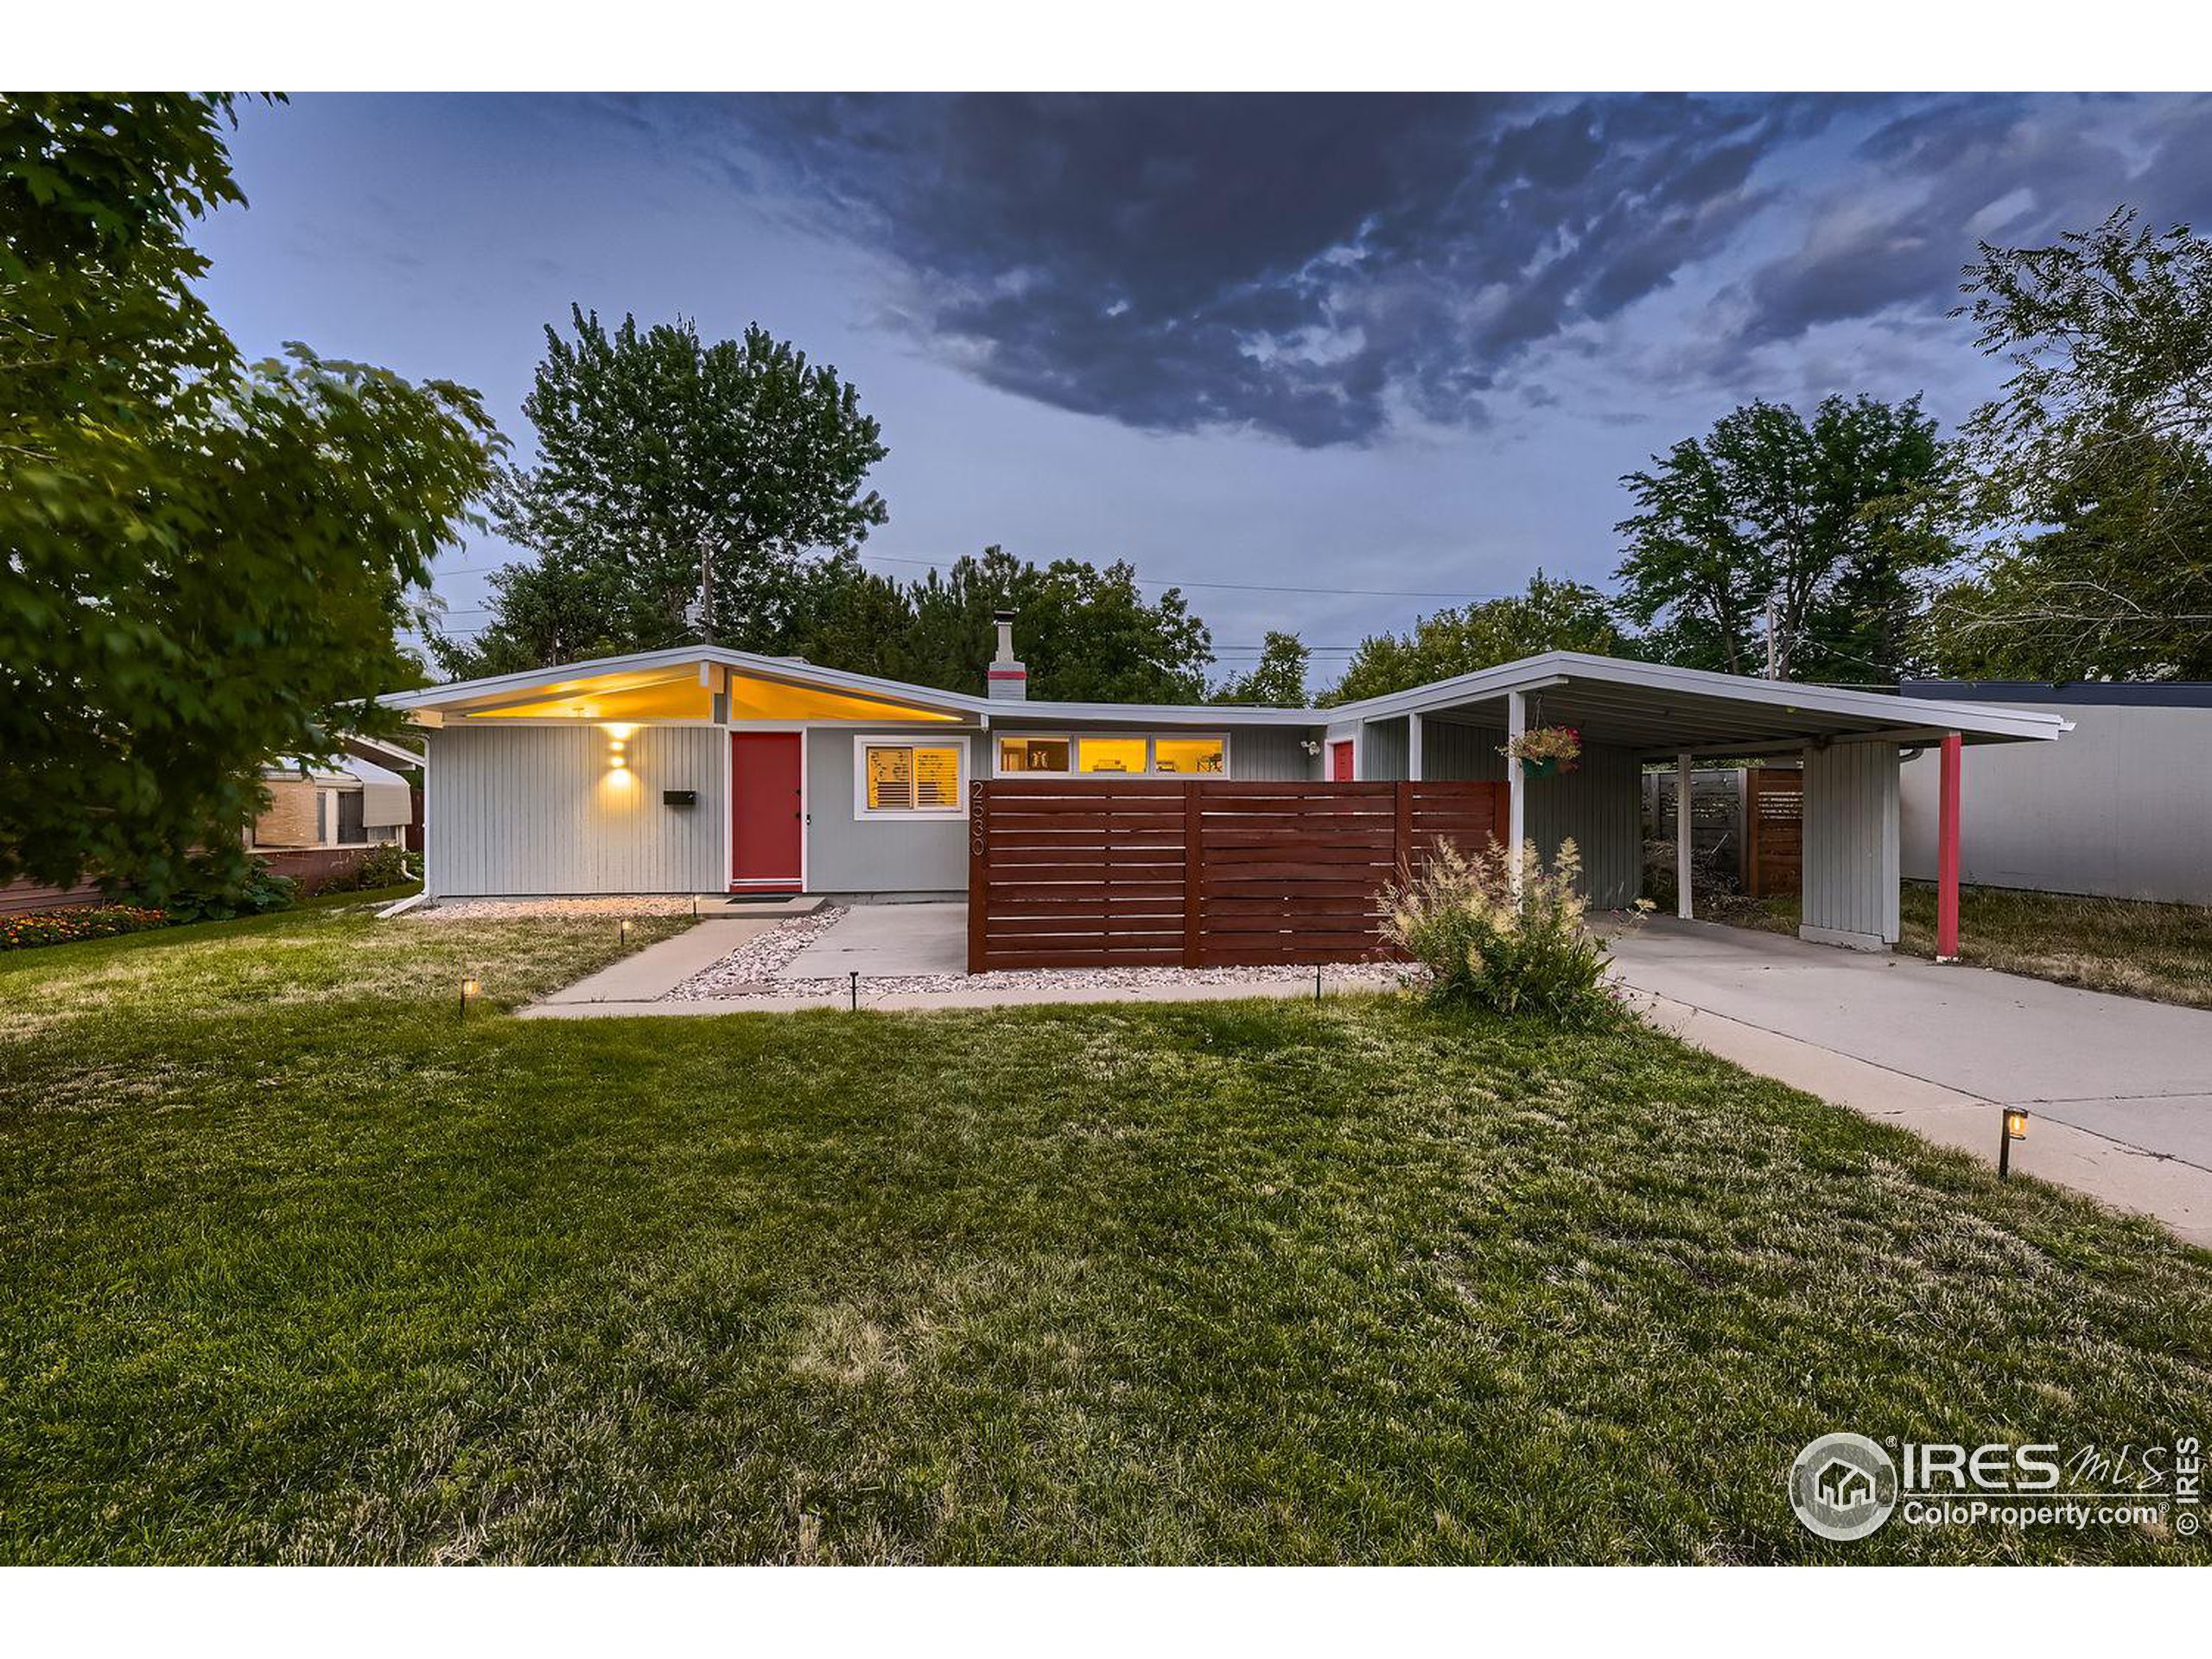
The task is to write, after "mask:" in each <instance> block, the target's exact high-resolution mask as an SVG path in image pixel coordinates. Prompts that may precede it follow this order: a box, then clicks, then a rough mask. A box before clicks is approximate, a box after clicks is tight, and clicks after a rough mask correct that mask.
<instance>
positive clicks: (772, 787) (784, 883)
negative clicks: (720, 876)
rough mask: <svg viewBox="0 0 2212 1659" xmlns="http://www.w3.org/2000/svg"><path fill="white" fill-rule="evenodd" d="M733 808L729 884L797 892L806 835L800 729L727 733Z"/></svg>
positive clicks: (751, 890)
mask: <svg viewBox="0 0 2212 1659" xmlns="http://www.w3.org/2000/svg"><path fill="white" fill-rule="evenodd" d="M729 811H730V830H729V884H730V886H731V887H742V888H744V889H745V890H746V891H747V892H748V893H762V892H788V893H797V892H798V890H799V888H800V887H801V886H802V885H804V883H803V880H802V876H801V871H802V870H803V869H804V864H803V862H802V860H803V858H804V847H805V839H806V808H805V804H804V798H803V797H802V795H801V793H800V784H799V734H798V733H797V732H732V733H731V734H729Z"/></svg>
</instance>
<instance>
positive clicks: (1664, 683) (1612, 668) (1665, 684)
mask: <svg viewBox="0 0 2212 1659" xmlns="http://www.w3.org/2000/svg"><path fill="white" fill-rule="evenodd" d="M1573 683H1598V684H1603V685H1615V686H1621V687H1624V688H1627V689H1629V690H1649V691H1657V692H1662V693H1664V692H1673V693H1675V695H1677V696H1685V697H1705V698H1711V699H1717V700H1719V701H1723V702H1734V703H1738V704H1741V705H1743V706H1744V707H1745V708H1748V709H1758V708H1768V709H1786V710H1789V711H1792V712H1794V713H1795V714H1796V715H1799V716H1802V715H1826V716H1830V717H1833V718H1834V719H1837V720H1840V721H1865V722H1870V723H1871V724H1872V726H1874V727H1876V728H1881V727H1888V726H1897V727H1903V728H1914V729H1928V728H1935V729H1940V730H1942V731H1955V732H1957V733H1959V734H1961V736H1968V737H1976V738H1982V739H1987V740H1992V741H2019V740H2035V739H2049V738H2055V737H2057V736H2059V735H2060V734H2062V733H2063V732H2065V731H2066V730H2068V729H2069V722H2068V721H2065V720H2064V719H2063V717H2061V716H2059V715H2053V714H2043V713H2039V712H2037V711H2035V710H2031V709H2002V708H1995V707H1993V706H1991V705H1989V704H1986V703H1973V702H1937V701H1936V700H1935V699H1933V698H1924V697H1915V698H1913V699H1912V700H1911V702H1910V704H1909V705H1907V704H1906V703H1905V701H1904V699H1903V698H1901V697H1898V696H1895V695H1893V694H1891V693H1889V692H1878V691H1850V690H1843V689H1842V688H1840V687H1836V686H1825V685H1806V684H1802V683H1799V682H1796V681H1794V680H1756V679H1751V678H1749V677H1745V676H1744V675H1740V674H1715V673H1713V672H1711V671H1707V670H1706V669H1700V668H1676V667H1675V666H1673V665H1672V664H1666V663H1639V662H1631V661H1629V660H1627V659H1626V658H1618V657H1593V656H1589V655H1586V654H1585V653H1583V652H1574V651H1553V652H1544V653H1543V654H1542V655H1541V656H1538V657H1524V658H1521V659H1520V660H1519V661H1517V662H1511V663H1501V664H1498V665H1497V667H1496V668H1486V669H1483V670H1481V671H1478V672H1476V673H1473V674H1462V675H1459V676H1458V677H1455V678H1452V679H1449V680H1439V681H1437V682H1435V683H1433V684H1431V685H1421V686H1415V687H1414V689H1413V690H1409V691H1394V692H1391V693H1389V694H1388V695H1387V696H1379V697H1365V698H1362V699H1361V700H1360V701H1358V702H1345V703H1339V704H1338V705H1337V706H1336V707H1335V708H1334V709H1331V710H1329V711H1328V712H1329V713H1330V715H1332V716H1335V717H1337V718H1339V719H1343V720H1348V721H1349V720H1381V719H1391V718H1395V716H1397V715H1414V714H1427V713H1429V712H1432V711H1440V710H1443V709H1452V708H1456V707H1458V706H1459V705H1461V704H1463V703H1467V702H1484V701H1488V700H1490V699H1492V698H1497V697H1503V696H1507V695H1509V694H1510V693H1513V692H1516V691H1519V692H1528V691H1538V690H1548V689H1550V688H1552V687H1554V686H1560V685H1568V684H1573ZM1837 735H1839V736H1840V735H1846V734H1845V733H1843V732H1840V731H1839V733H1838V734H1837ZM1699 747H1707V748H1709V747H1711V743H1710V742H1709V741H1701V742H1700V746H1699Z"/></svg>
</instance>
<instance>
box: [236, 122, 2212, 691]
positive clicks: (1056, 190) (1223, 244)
mask: <svg viewBox="0 0 2212 1659" xmlns="http://www.w3.org/2000/svg"><path fill="white" fill-rule="evenodd" d="M232 149H233V156H234V158H235V161H236V164H237V169H238V178H239V181H240V183H241V184H242V186H243V187H244V188H245V191H246V194H248V196H249V197H250V198H251V207H250V208H249V209H246V210H243V211H240V210H235V209H230V210H226V211H225V212H223V213H220V214H219V215H218V216H217V217H216V218H215V219H213V220H212V221H211V222H210V223H209V224H208V225H207V226H206V227H205V229H204V230H203V232H202V233H201V237H200V240H201V243H202V245H203V246H204V247H205V248H206V250H207V251H208V252H209V254H210V255H211V256H212V257H213V259H214V262H215V264H214V270H213V275H212V277H211V278H210V280H209V283H208V285H207V293H208V296H209V298H210V300H211V301H212V302H213V304H214V305H215V307H216V309H217V311H218V314H219V315H220V316H221V317H222V318H223V319H224V321H226V323H227V324H228V325H229V327H231V329H232V333H233V334H234V335H235V336H236V337H237V338H238V341H239V343H240V344H241V345H242V346H245V347H246V348H247V349H249V350H251V351H255V352H259V351H264V350H274V349H275V348H276V347H277V346H278V345H279V343H280V342H282V341H283V340H305V341H307V342H308V343H309V344H311V345H313V346H315V348H316V349H317V350H319V351H321V352H322V353H325V354H327V355H333V356H343V357H349V358H355V359H363V360H366V361H370V362H375V363H379V364H383V365H386V366H389V367H391V368H394V369H397V370H398V371H399V372H402V373H404V374H408V375H411V376H434V375H435V376H444V377H448V378H454V379H459V380H461V381H464V382H466V383H467V384H470V385H474V386H476V387H478V388H480V390H481V391H483V392H484V393H485V394H486V397H487V398H488V399H489V402H490V404H491V407H492V410H493V412H494V415H495V416H496V417H497V418H498V419H499V422H500V423H501V424H502V426H503V427H504V428H505V429H506V431H507V432H508V433H509V435H511V436H512V437H513V438H514V439H515V440H516V442H517V443H518V445H519V446H522V447H523V448H525V449H526V448H527V445H528V442H529V437H530V433H529V427H528V423H527V422H526V421H524V418H523V416H522V414H521V410H520V404H521V400H522V397H523V395H524V392H525V391H527V389H528V386H529V382H530V375H531V368H532V366H533V365H534V364H535V363H536V361H537V357H538V355H539V353H540V351H541V349H542V346H543V333H542V331H543V326H544V325H545V324H546V323H547V322H549V321H554V320H556V319H559V318H563V317H565V315H567V311H568V308H569V304H570V302H576V303H579V304H582V306H584V307H585V308H588V309H589V308H596V309H597V310H599V311H600V312H601V314H603V315H608V316H619V315H621V314H622V313H624V312H626V311H627V312H634V313H635V314H636V315H638V316H639V318H640V320H643V321H658V320H663V319H666V318H670V317H672V316H675V315H687V316H692V317H696V319H697V320H698V321H699V324H700V327H702V329H703V330H706V331H708V332H709V334H713V335H724V334H730V335H734V334H738V333H740V332H741V331H742V329H743V328H744V327H745V325H746V324H747V322H748V321H759V322H760V323H762V324H764V325H765V326H766V327H768V328H769V329H771V330H772V331H773V332H774V333H776V334H780V335H784V336H787V337H789V338H790V339H791V340H795V341H797V342H798V344H799V345H800V346H803V347H804V349H805V350H806V351H807V352H808V353H810V354H811V355H812V356H813V357H814V358H816V359H817V360H823V361H828V362H831V363H834V364H835V365H836V366H837V367H838V369H839V370H840V371H841V372H842V373H843V374H844V375H846V376H847V377H848V378H850V379H852V380H853V381H855V383H856V384H857V385H859V387H860V389H861V396H862V399H863V402H864V404H865V405H866V407H867V408H868V410H870V411H871V412H873V413H874V415H875V416H877V417H878V418H879V419H880V421H881V422H882V423H883V428H884V435H885V440H886V442H887V443H888V444H889V446H890V449H891V454H890V458H889V459H888V460H887V461H886V462H885V463H884V464H883V465H882V467H880V469H879V471H878V473H877V474H876V477H875V480H874V481H875V483H876V485H877V486H878V487H879V488H880V490H881V491H882V493H883V494H884V496H885V497H886V499H887V500H888V502H889V504H890V507H891V522H890V524H888V525H887V526H886V527H885V528H883V529H882V530H880V531H877V532H876V533H875V534H874V537H872V538H871V539H870V541H869V542H868V553H867V557H868V561H869V562H870V563H872V564H874V567H875V568H877V569H881V570H883V571H886V572H887V573H895V574H899V575H914V574H917V573H918V572H919V571H920V570H921V569H923V567H924V566H925V564H928V563H945V562H947V561H949V560H950V559H951V558H953V557H955V556H957V555H958V554H960V553H963V552H969V551H973V550H977V549H979V548H981V547H982V546H984V545H985V544H987V543H992V542H999V543H1004V544H1005V545H1006V546H1007V547H1008V548H1010V549H1012V550H1014V551H1016V552H1018V553H1020V554H1023V555H1025V556H1029V557H1032V558H1035V559H1039V560H1040V561H1041V560H1044V559H1048V558H1052V557H1056V556H1077V557H1081V558H1086V559H1091V560H1095V561H1098V562H1100V563H1103V562H1105V561H1108V560H1110V559H1114V558H1117V557H1126V558H1128V559H1130V560H1132V561H1133V562H1134V563H1135V565H1136V566H1137V569H1138V572H1139V574H1140V575H1141V576H1142V577H1144V578H1146V579H1147V580H1150V581H1153V582H1156V583H1160V584H1162V585H1164V584H1166V583H1170V582H1173V583H1179V584H1181V585H1183V586H1184V587H1185V590H1186V592H1187V593H1188V594H1189V596H1190V598H1191V600H1192V603H1193V606H1194V607H1195V608H1196V609H1197V610H1198V612H1199V613H1200V614H1202V615H1203V616H1205V618H1206V620H1208V621H1209V622H1210V623H1211V625H1212V626H1213V632H1214V638H1215V639H1216V641H1217V648H1218V650H1219V652H1220V654H1221V657H1222V658H1223V662H1224V667H1228V666H1234V665H1236V664H1238V663H1240V662H1242V661H1244V660H1248V659H1249V651H1250V648H1252V647H1254V646H1255V645H1256V644H1257V642H1258V640H1259V639H1260V638H1261V636H1262V632H1263V631H1264V630H1266V629H1268V628H1269V627H1288V628H1294V629H1296V630H1298V631H1299V632H1301V633H1302V634H1303V635H1304V636H1305V638H1306V639H1307V640H1308V641H1309V642H1310V643H1312V644H1313V645H1314V646H1315V647H1316V656H1317V664H1316V669H1317V680H1325V679H1326V678H1327V677H1330V676H1331V675H1332V672H1333V671H1335V670H1336V669H1338V668H1339V667H1341V665H1342V663H1343V660H1344V652H1345V650H1346V649H1348V648H1349V647H1350V646H1351V645H1352V644H1354V643H1356V642H1357V639H1359V638H1360V637H1361V636H1362V635H1363V633H1365V632H1371V631H1373V630H1375V629H1377V628H1381V627H1393V628H1402V627H1404V626H1408V625H1409V624H1410V623H1411V621H1412V620H1413V619H1414V617H1415V616H1416V615H1417V614H1419V613H1421V612H1423V611H1427V610H1433V609H1435V608H1437V607H1440V606H1441V605H1445V604H1449V603H1453V602H1457V601H1462V600H1465V599H1469V598H1475V597H1482V596H1487V595H1490V594H1496V593H1499V592H1502V591H1507V590H1510V589H1514V588H1518V587H1519V586H1520V585H1521V584H1522V582H1524V581H1525V580H1526V578H1527V576H1528V575H1529V572H1530V571H1531V570H1533V569H1536V568H1537V567H1539V566H1541V567H1542V568H1543V569H1546V570H1547V571H1549V572H1551V573H1552V574H1554V575H1572V576H1575V577H1578V578H1580V579H1583V580H1586V581H1589V582H1596V583H1598V584H1599V585H1601V586H1602V585H1606V584H1607V582H1608V578H1609V575H1610V572H1611V569H1612V567H1613V566H1614V564H1615V563H1617V561H1618V545H1617V542H1616V539H1615V537H1614V536H1613V533H1612V530H1611V526H1612V524H1613V523H1614V522H1615V521H1616V520H1617V519H1618V518H1621V517H1622V516H1624V511H1625V509H1624V497H1623V494H1622V492H1621V490H1620V487H1619V485H1618V477H1619V474H1621V473H1623V472H1624V471H1625V470H1627V469H1629V468H1630V467H1635V466H1638V465H1641V464H1642V463H1643V461H1644V459H1645V458H1646V456H1647V455H1648V454H1650V453H1651V452H1652V451H1654V450H1656V449H1658V448H1662V447H1664V446H1665V445H1666V444H1668V443H1669V442H1673V441H1674V440H1675V439H1677V438H1680V437H1683V436H1687V435H1690V434H1693V433H1695V432H1699V431H1701V430H1702V429H1704V428H1705V427H1706V426H1707V425H1708V424H1709V423H1711V422H1712V421H1713V419H1714V418H1715V417H1717V416H1719V415H1721V414H1723V413H1725V412H1726V410H1728V409H1729V408H1731V407H1732V406H1733V405H1734V404H1738V403H1739V402H1741V401H1744V400H1745V399H1747V398H1750V397H1770V398H1779V399H1783V400H1786V401H1789V402H1794V403H1797V404H1801V405H1803V404H1809V403H1810V402H1811V401H1812V400H1815V399H1816V398H1818V397H1821V396H1822V395H1824V394H1825V393H1827V392H1830V391H1843V392H1859V391H1866V392H1871V393H1873V394H1875V395H1877V396H1879V397H1889V398H1898V397H1907V396H1910V395H1911V394H1913V393H1915V392H1920V393H1923V394H1924V395H1925V397H1926V399H1927V404H1928V406H1929V408H1930V409H1931V410H1933V411H1934V412H1936V414H1937V415H1939V416H1942V418H1944V419H1945V420H1946V421H1947V422H1948V421H1953V420H1955V419H1957V418H1958V417H1960V416H1962V415H1963V414H1965V413H1966V412H1967V410H1969V409H1970V408H1971V407H1972V406H1973V405H1974V404H1975V403H1976V402H1977V401H1979V400H1980V398H1981V397H1985V396H1986V395H1987V393H1988V392H1989V391H1990V390H1991V389H1992V387H1993V385H1994V384H1995V379H1996V377H1997V370H1996V367H1995V366H1994V365H1992V364H1991V363H1990V362H1988V361H1987V360H1986V359H1983V358H1982V357H1981V356H1980V354H1979V353H1977V352H1976V351H1975V350H1974V344H1973V339H1972V333H1971V330H1970V328H1969V327H1967V324H1965V323H1964V322H1963V321H1958V320H1955V319H1947V318H1946V316H1945V315H1944V314H1945V312H1946V310H1947V309H1948V308H1949V307H1950V306H1951V305H1953V304H1955V302H1956V301H1957V298H1958V296H1957V291H1956V289H1957V283H1958V280H1959V278H1958V272H1959V267H1960V266H1961V264H1963V263H1964V262H1965V261H1966V260H1967V258H1968V257H1971V256H1972V254H1973V252H1974V244H1975V241H1976V239H1977V238H1986V239H1989V240H1992V241H1998V242H2016V243H2031V242H2037V241H2043V240H2047V239H2049V238H2052V237H2053V236H2054V235H2055V234H2056V232H2059V231H2060V230H2062V229H2068V228H2081V227H2087V226H2090V225H2092V224H2094V222H2095V221H2096V220H2098V219H2101V217H2102V216H2103V215H2104V214H2105V213H2108V212H2109V211H2111V210H2112V209H2113V207H2116V206H2118V205H2120V204H2121V203H2126V204H2129V205H2131V206H2134V207H2139V208H2140V209H2142V210H2143V211H2144V212H2145V213H2147V214H2148V215H2149V216H2151V217H2152V218H2153V219H2158V220H2159V221H2162V222H2163V221H2168V220H2173V219H2183V220H2188V219H2197V220H2203V219H2212V213H2208V211H2207V210H2208V207H2212V168H2206V167H2205V166H2203V164H2202V158H2203V157H2204V156H2206V155H2207V154H2212V99H2185V98H2111V97H2101V98H2086V97H2085V98H2073V97H2050V96H2034V97H2028V96H1995V95H1974V96H1969V97H1956V98H1929V97H1924V96H1915V97H1909V98H1898V99H1843V98H1835V97H1791V98H1746V97H1726V98H1697V99H1682V98H1649V99H1646V98H1628V97H1618V96H1605V97H1577V96H1529V95H1514V96H1510V97H1491V98H1480V97H1478V98H1470V99H1433V98H1263V97H1237V98H1227V99H1218V100H1213V99H1193V98H1185V97H1179V96H1146V97H1122V98H1081V99H1007V98H987V99H910V98H891V99H820V98H811V97H774V98H727V99H696V98H638V99H586V98H553V97H518V96H506V97H493V98H481V99H476V98H455V97H432V96H410V97H393V98H386V97H366V96H343V97H311V98H298V99H294V101H293V102H292V103H291V104H289V105H285V106H282V107H278V108H274V109H253V110H249V111H246V112H245V115H244V116H243V118H242V120H241V124H240V129H239V130H238V133H237V134H236V136H235V139H234V142H233V146H232ZM505 556H509V550H505V549H503V548H501V547H499V545H498V544H497V543H493V542H490V541H481V542H479V543H477V544H475V545H474V546H472V547H470V548H469V549H467V550H466V551H465V552H462V553H461V554H459V555H456V556H453V557H452V558H450V559H448V561H447V563H448V566H449V567H450V568H449V569H448V571H447V573H446V574H445V575H442V577H441V579H440V582H439V591H440V592H441V593H442V594H443V595H444V596H445V598H446V599H447V600H448V602H449V604H450V605H451V607H453V610H452V623H453V626H454V627H455V628H456V629H457V630H460V629H467V628H468V627H470V626H476V625H478V624H480V622H481V621H482V620H483V619H482V617H481V615H480V613H479V612H477V611H476V610H474V608H473V607H480V605H481V604H482V601H483V587H482V582H483V575H482V573H483V571H484V569H486V568H487V567H489V566H491V565H493V564H496V563H498V562H499V560H500V559H501V558H502V557H505Z"/></svg>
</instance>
